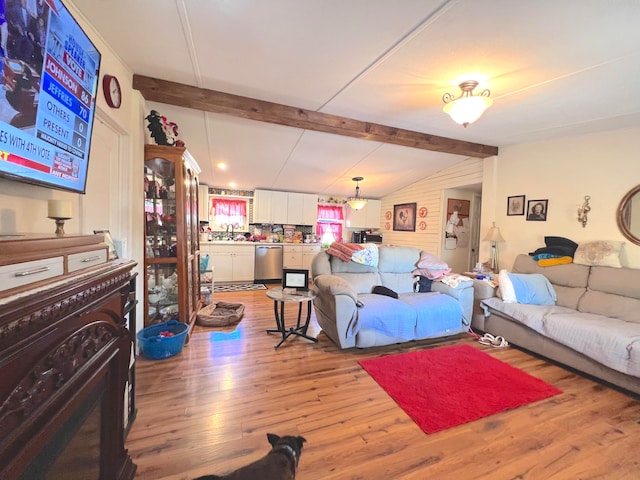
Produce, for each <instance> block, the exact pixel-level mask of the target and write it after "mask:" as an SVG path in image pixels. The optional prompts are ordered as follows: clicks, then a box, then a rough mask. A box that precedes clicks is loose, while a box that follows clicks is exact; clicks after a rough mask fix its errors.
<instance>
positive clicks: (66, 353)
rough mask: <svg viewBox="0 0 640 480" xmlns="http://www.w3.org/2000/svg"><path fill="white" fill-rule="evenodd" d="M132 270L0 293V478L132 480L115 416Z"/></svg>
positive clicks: (115, 266)
mask: <svg viewBox="0 0 640 480" xmlns="http://www.w3.org/2000/svg"><path fill="white" fill-rule="evenodd" d="M1 243H2V242H0V247H1ZM1 255H2V254H1V253H0V256H1ZM135 265H136V264H135V262H131V261H114V262H104V263H101V264H99V265H94V266H91V267H88V268H84V269H80V270H78V271H77V272H73V273H72V274H64V275H63V276H62V277H58V278H56V279H53V280H52V281H51V282H50V283H49V284H47V283H46V282H38V283H37V284H36V285H37V286H36V287H34V288H31V289H29V288H26V289H25V288H22V289H19V290H9V291H8V292H5V293H2V292H0V432H2V435H0V478H7V479H9V478H10V479H21V478H24V479H27V478H28V479H35V478H60V476H59V475H57V474H56V472H65V474H66V475H67V476H66V477H64V478H82V479H86V480H93V479H95V480H129V479H132V478H133V477H134V475H135V471H136V467H135V464H134V463H133V462H132V460H131V458H130V456H129V454H128V453H127V451H126V450H125V448H124V422H123V417H124V392H125V385H126V381H127V376H128V369H129V360H130V356H131V344H132V335H133V333H130V332H129V330H127V328H126V325H125V318H124V311H125V305H126V304H127V301H128V299H129V295H130V282H129V280H130V278H131V275H132V269H133V267H134V266H135ZM69 474H72V475H71V477H69V476H68V475H69ZM47 475H48V477H47Z"/></svg>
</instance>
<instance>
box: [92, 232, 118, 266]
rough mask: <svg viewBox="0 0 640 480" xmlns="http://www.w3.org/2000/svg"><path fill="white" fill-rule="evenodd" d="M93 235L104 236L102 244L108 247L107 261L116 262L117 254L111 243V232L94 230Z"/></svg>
mask: <svg viewBox="0 0 640 480" xmlns="http://www.w3.org/2000/svg"><path fill="white" fill-rule="evenodd" d="M93 233H95V234H98V233H101V234H102V235H103V236H104V243H106V244H107V245H108V246H109V260H116V259H117V258H118V252H117V251H116V246H115V245H114V243H113V238H111V232H109V230H94V231H93Z"/></svg>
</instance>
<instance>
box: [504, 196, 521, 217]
mask: <svg viewBox="0 0 640 480" xmlns="http://www.w3.org/2000/svg"><path fill="white" fill-rule="evenodd" d="M507 215H524V195H515V196H513V197H507Z"/></svg>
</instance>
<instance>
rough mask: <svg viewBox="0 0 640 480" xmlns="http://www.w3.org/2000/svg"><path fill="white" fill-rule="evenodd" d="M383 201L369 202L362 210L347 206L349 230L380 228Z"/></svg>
mask: <svg viewBox="0 0 640 480" xmlns="http://www.w3.org/2000/svg"><path fill="white" fill-rule="evenodd" d="M381 212H382V201H381V200H368V201H367V204H366V205H365V206H364V207H363V208H361V209H360V210H354V209H352V208H351V207H350V206H349V205H347V228H374V229H378V228H380V215H381Z"/></svg>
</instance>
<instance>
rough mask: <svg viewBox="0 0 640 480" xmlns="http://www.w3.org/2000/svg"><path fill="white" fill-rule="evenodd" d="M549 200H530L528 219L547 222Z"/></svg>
mask: <svg viewBox="0 0 640 480" xmlns="http://www.w3.org/2000/svg"><path fill="white" fill-rule="evenodd" d="M548 209H549V200H529V201H528V202H527V220H531V221H534V222H546V221H547V212H548Z"/></svg>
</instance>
